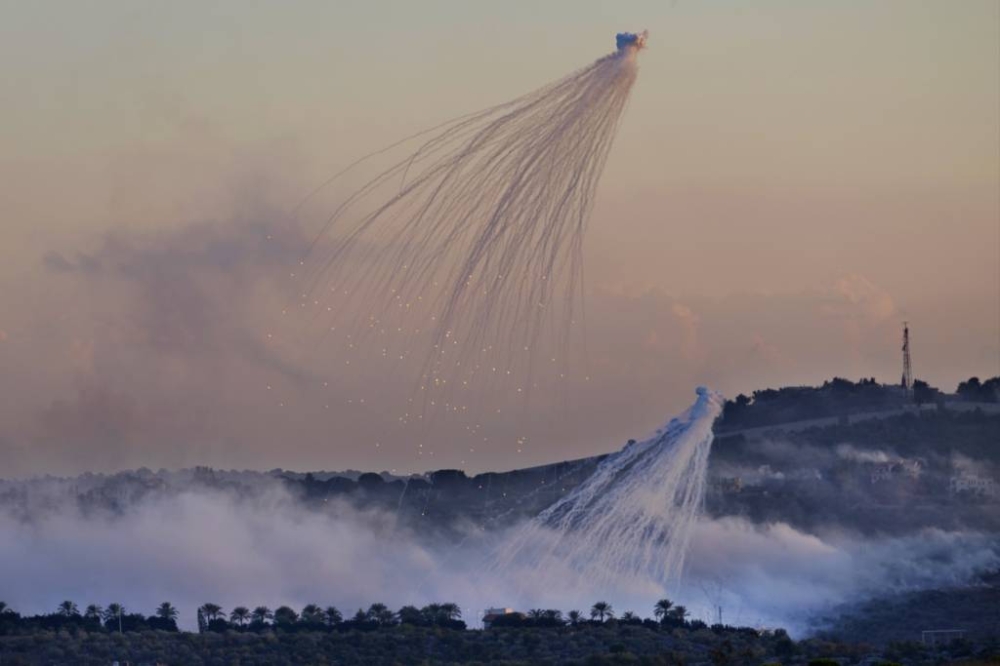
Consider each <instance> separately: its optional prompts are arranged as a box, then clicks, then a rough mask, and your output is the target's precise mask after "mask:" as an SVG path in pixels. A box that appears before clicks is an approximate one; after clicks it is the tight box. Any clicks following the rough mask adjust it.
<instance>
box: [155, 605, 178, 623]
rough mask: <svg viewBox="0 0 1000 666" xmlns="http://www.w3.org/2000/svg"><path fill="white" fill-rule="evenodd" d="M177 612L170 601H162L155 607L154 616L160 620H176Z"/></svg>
mask: <svg viewBox="0 0 1000 666" xmlns="http://www.w3.org/2000/svg"><path fill="white" fill-rule="evenodd" d="M178 615H179V613H178V612H177V609H176V608H175V607H174V605H173V604H172V603H170V602H169V601H164V602H163V603H162V604H160V605H159V606H157V607H156V617H158V618H160V619H162V620H167V621H170V620H176V619H177V616H178Z"/></svg>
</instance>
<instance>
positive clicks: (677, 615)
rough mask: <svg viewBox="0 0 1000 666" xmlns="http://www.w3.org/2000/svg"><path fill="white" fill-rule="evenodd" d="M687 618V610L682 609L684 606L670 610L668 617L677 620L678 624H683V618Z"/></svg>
mask: <svg viewBox="0 0 1000 666" xmlns="http://www.w3.org/2000/svg"><path fill="white" fill-rule="evenodd" d="M687 616H688V610H687V608H684V606H674V607H673V608H672V609H671V610H670V617H672V618H673V619H675V620H677V621H678V622H683V621H684V618H686V617H687Z"/></svg>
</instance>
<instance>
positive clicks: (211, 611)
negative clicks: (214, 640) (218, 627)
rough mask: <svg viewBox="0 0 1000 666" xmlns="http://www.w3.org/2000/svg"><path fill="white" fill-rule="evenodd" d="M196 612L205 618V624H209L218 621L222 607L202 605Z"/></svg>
mask: <svg viewBox="0 0 1000 666" xmlns="http://www.w3.org/2000/svg"><path fill="white" fill-rule="evenodd" d="M198 610H200V611H201V614H202V615H203V616H204V617H205V621H206V622H211V621H212V620H218V619H219V618H221V617H222V616H223V615H222V606H219V605H218V604H203V605H202V607H201V608H199V609H198Z"/></svg>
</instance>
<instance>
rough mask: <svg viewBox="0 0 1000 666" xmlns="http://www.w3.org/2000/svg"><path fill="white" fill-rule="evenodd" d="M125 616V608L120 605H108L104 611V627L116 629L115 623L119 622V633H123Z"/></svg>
mask: <svg viewBox="0 0 1000 666" xmlns="http://www.w3.org/2000/svg"><path fill="white" fill-rule="evenodd" d="M124 614H125V607H124V606H122V605H121V604H119V603H110V604H108V607H107V609H105V611H104V626H106V627H109V628H111V627H114V622H115V621H116V620H117V621H118V633H119V634H120V633H122V615H124Z"/></svg>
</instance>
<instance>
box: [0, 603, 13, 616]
mask: <svg viewBox="0 0 1000 666" xmlns="http://www.w3.org/2000/svg"><path fill="white" fill-rule="evenodd" d="M13 614H14V609H13V608H11V607H10V606H8V605H7V602H6V601H0V615H13Z"/></svg>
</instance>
